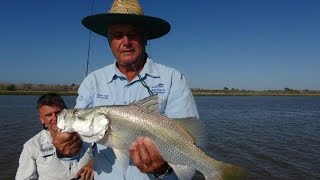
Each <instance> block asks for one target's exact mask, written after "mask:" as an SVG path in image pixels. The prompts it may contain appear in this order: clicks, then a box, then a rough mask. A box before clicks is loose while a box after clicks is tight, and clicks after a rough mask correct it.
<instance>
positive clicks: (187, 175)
mask: <svg viewBox="0 0 320 180" xmlns="http://www.w3.org/2000/svg"><path fill="white" fill-rule="evenodd" d="M169 165H170V166H171V167H172V169H173V171H174V173H175V174H176V175H177V177H178V179H181V180H182V179H183V180H191V179H192V178H193V176H194V174H195V173H196V170H195V169H194V168H191V167H188V166H183V165H173V164H169Z"/></svg>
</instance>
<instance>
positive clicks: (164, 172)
mask: <svg viewBox="0 0 320 180" xmlns="http://www.w3.org/2000/svg"><path fill="white" fill-rule="evenodd" d="M172 172H173V169H172V168H171V167H170V166H169V165H168V167H167V169H166V170H165V171H160V172H156V173H153V177H155V178H159V179H162V178H164V177H165V176H166V175H167V174H171V173H172Z"/></svg>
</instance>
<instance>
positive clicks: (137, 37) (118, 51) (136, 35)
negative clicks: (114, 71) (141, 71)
mask: <svg viewBox="0 0 320 180" xmlns="http://www.w3.org/2000/svg"><path fill="white" fill-rule="evenodd" d="M108 39H109V44H110V47H111V50H112V53H113V55H114V56H115V58H116V60H117V62H118V63H119V64H120V65H125V66H127V65H131V64H134V63H135V62H136V61H137V59H138V58H140V57H141V55H142V53H144V48H145V43H144V42H145V41H146V40H145V36H144V33H143V31H142V29H139V28H137V27H135V26H133V25H113V26H111V27H109V29H108Z"/></svg>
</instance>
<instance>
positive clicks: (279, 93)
mask: <svg viewBox="0 0 320 180" xmlns="http://www.w3.org/2000/svg"><path fill="white" fill-rule="evenodd" d="M49 92H55V93H58V94H60V95H62V96H76V95H77V91H53V90H51V91H25V90H23V91H19V90H14V91H0V95H42V94H45V93H49ZM192 94H193V95H194V96H320V91H282V90H277V91H245V90H243V91H224V90H192Z"/></svg>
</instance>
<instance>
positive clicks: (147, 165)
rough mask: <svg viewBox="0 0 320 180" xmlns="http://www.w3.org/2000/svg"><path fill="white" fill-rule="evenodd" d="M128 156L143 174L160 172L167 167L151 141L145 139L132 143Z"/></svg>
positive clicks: (141, 138)
mask: <svg viewBox="0 0 320 180" xmlns="http://www.w3.org/2000/svg"><path fill="white" fill-rule="evenodd" d="M130 156H131V159H132V161H133V163H134V165H136V166H137V168H138V169H139V170H140V171H141V172H143V173H157V172H162V171H165V170H166V169H167V168H168V166H169V165H168V163H167V162H166V161H164V160H163V159H162V157H161V156H160V153H159V151H158V149H157V148H156V146H155V145H154V144H153V142H152V140H151V139H150V138H147V137H139V138H137V139H136V141H135V142H133V143H132V145H131V147H130Z"/></svg>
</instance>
